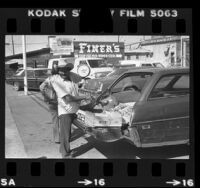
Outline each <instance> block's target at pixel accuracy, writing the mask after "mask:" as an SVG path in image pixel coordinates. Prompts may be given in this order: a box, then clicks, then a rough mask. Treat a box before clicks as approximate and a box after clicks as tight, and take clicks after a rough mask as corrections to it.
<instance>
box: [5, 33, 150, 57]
mask: <svg viewBox="0 0 200 188" xmlns="http://www.w3.org/2000/svg"><path fill="white" fill-rule="evenodd" d="M48 36H50V35H26V51H27V52H28V51H34V50H38V49H41V48H46V47H48ZM59 37H61V38H71V39H74V40H75V41H87V42H93V41H94V42H118V37H119V42H124V43H125V45H126V44H131V43H136V42H140V41H141V40H144V39H149V38H150V36H136V35H135V36H134V35H132V36H130V35H129V36H128V35H126V36H125V35H123V36H121V35H120V36H118V35H110V36H109V35H106V36H105V35H104V36H103V35H84V36H83V35H82V36H81V35H59ZM5 42H6V44H5V55H6V56H9V55H13V47H12V36H11V35H6V39H5ZM13 43H14V53H15V54H18V53H22V36H21V35H13Z"/></svg>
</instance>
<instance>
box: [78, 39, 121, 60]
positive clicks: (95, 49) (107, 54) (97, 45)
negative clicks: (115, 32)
mask: <svg viewBox="0 0 200 188" xmlns="http://www.w3.org/2000/svg"><path fill="white" fill-rule="evenodd" d="M74 54H75V57H98V58H120V59H121V58H123V57H124V43H123V42H120V43H118V42H74Z"/></svg>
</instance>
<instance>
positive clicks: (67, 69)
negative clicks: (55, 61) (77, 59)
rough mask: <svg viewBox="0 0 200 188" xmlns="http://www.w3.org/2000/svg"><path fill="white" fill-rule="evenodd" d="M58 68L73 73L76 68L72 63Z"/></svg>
mask: <svg viewBox="0 0 200 188" xmlns="http://www.w3.org/2000/svg"><path fill="white" fill-rule="evenodd" d="M58 68H59V70H61V71H63V72H65V71H71V70H72V69H73V68H74V65H73V64H72V63H67V64H66V65H62V66H59V67H58Z"/></svg>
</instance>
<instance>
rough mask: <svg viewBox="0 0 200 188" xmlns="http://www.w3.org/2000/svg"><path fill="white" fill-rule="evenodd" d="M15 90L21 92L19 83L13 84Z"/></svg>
mask: <svg viewBox="0 0 200 188" xmlns="http://www.w3.org/2000/svg"><path fill="white" fill-rule="evenodd" d="M13 89H14V90H15V91H19V90H20V86H19V82H14V84H13Z"/></svg>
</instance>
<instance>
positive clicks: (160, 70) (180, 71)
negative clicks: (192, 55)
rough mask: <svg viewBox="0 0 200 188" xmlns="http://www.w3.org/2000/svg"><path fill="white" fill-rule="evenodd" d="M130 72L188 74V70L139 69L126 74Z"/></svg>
mask: <svg viewBox="0 0 200 188" xmlns="http://www.w3.org/2000/svg"><path fill="white" fill-rule="evenodd" d="M131 72H152V73H184V72H189V68H182V67H181V68H139V69H134V68H133V69H131V70H128V71H127V72H126V73H131Z"/></svg>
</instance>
